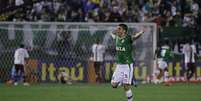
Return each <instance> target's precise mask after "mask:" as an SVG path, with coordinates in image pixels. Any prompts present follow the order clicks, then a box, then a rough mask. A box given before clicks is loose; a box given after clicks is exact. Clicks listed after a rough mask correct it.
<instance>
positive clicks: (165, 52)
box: [161, 45, 173, 61]
mask: <svg viewBox="0 0 201 101" xmlns="http://www.w3.org/2000/svg"><path fill="white" fill-rule="evenodd" d="M172 56H173V54H172V52H171V49H170V47H169V46H166V45H165V46H162V47H161V58H163V60H165V61H167V60H170V59H171V58H172Z"/></svg>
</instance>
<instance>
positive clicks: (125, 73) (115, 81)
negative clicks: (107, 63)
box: [111, 24, 143, 101]
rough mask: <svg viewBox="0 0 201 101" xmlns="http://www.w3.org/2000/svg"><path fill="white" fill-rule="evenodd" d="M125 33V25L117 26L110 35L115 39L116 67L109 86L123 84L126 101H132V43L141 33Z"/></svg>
mask: <svg viewBox="0 0 201 101" xmlns="http://www.w3.org/2000/svg"><path fill="white" fill-rule="evenodd" d="M127 31H128V26H127V25H125V24H119V25H118V26H117V29H116V30H115V32H113V33H111V36H112V38H113V39H115V45H116V52H117V54H116V55H117V56H116V58H117V67H116V69H115V71H114V73H113V76H112V80H111V84H112V87H113V88H117V86H118V85H119V84H123V87H124V91H125V94H126V97H127V98H128V101H132V100H133V94H132V91H131V87H130V85H131V82H132V77H133V58H132V43H133V41H134V40H136V39H137V38H139V37H140V36H141V35H142V33H143V31H140V32H138V33H136V34H133V35H128V34H127Z"/></svg>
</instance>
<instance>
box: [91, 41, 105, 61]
mask: <svg viewBox="0 0 201 101" xmlns="http://www.w3.org/2000/svg"><path fill="white" fill-rule="evenodd" d="M92 52H93V61H96V62H103V58H104V57H103V56H104V53H105V46H104V45H101V44H94V45H93V46H92Z"/></svg>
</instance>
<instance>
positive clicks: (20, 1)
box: [15, 0, 24, 6]
mask: <svg viewBox="0 0 201 101" xmlns="http://www.w3.org/2000/svg"><path fill="white" fill-rule="evenodd" d="M23 4H24V0H15V6H21V5H23Z"/></svg>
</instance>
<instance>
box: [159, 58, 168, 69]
mask: <svg viewBox="0 0 201 101" xmlns="http://www.w3.org/2000/svg"><path fill="white" fill-rule="evenodd" d="M167 66H168V65H167V63H166V61H164V60H162V59H158V68H160V69H163V70H164V69H165V68H167Z"/></svg>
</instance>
